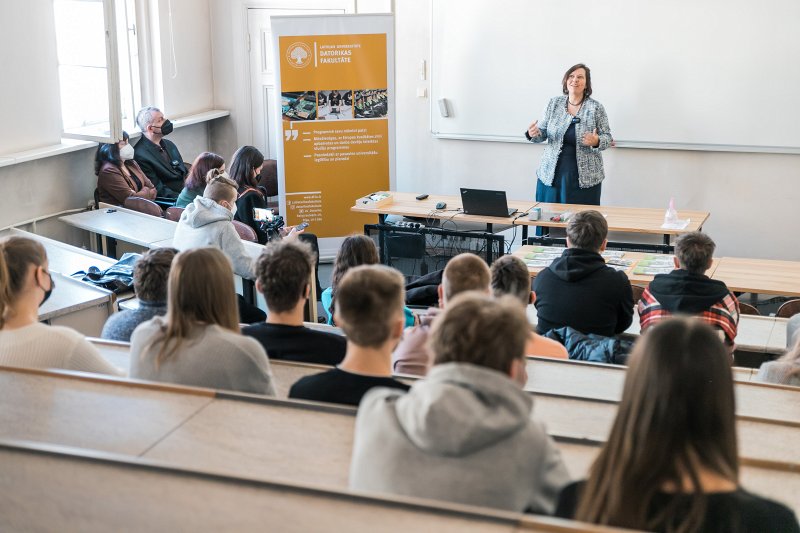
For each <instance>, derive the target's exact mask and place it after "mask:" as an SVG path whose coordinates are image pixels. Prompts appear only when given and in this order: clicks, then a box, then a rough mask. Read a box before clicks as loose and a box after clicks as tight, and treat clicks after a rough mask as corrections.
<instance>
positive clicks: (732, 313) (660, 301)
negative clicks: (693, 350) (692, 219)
mask: <svg viewBox="0 0 800 533" xmlns="http://www.w3.org/2000/svg"><path fill="white" fill-rule="evenodd" d="M715 248H716V245H715V244H714V241H712V240H711V237H709V236H708V235H706V234H705V233H700V232H699V231H695V232H692V233H684V234H683V235H681V236H680V237H678V238H677V239H676V240H675V258H674V262H675V268H676V270H673V271H672V272H670V273H669V274H658V275H656V276H655V277H654V278H653V281H651V282H650V285H649V286H648V287H647V289H645V291H644V293H643V294H642V298H641V300H639V323H640V324H641V327H642V332H644V331H645V330H647V328H649V327H650V326H652V325H654V324H657V323H658V322H660V321H662V320H664V319H665V318H668V317H670V316H671V315H673V314H686V315H697V316H698V317H699V318H700V319H701V320H703V321H704V322H707V323H708V324H709V325H710V326H712V327H714V328H716V329H719V330H721V331H722V332H723V333H724V335H725V344H726V345H727V346H728V349H729V350H731V351H733V348H734V345H735V342H734V341H735V339H736V330H737V327H738V324H739V301H738V300H737V299H736V296H734V295H733V294H731V292H730V291H729V290H728V287H727V286H726V285H725V282H723V281H718V280H715V279H711V278H709V277H708V276H706V275H705V272H706V270H708V269H709V267H711V264H712V261H713V257H714V249H715Z"/></svg>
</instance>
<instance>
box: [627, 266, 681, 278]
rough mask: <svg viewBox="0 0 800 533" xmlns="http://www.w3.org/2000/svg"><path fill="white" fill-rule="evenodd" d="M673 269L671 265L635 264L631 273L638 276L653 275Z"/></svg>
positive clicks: (666, 272)
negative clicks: (650, 265)
mask: <svg viewBox="0 0 800 533" xmlns="http://www.w3.org/2000/svg"><path fill="white" fill-rule="evenodd" d="M672 271H673V268H672V267H669V268H666V267H648V266H637V267H636V268H634V269H633V273H634V274H637V275H639V276H655V275H656V274H669V273H670V272H672Z"/></svg>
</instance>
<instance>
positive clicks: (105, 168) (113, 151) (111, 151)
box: [94, 131, 156, 205]
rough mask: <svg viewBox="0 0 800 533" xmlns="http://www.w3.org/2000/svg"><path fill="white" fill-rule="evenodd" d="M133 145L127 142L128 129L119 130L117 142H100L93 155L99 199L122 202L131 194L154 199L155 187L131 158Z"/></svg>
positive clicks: (109, 202)
mask: <svg viewBox="0 0 800 533" xmlns="http://www.w3.org/2000/svg"><path fill="white" fill-rule="evenodd" d="M133 155H134V152H133V146H131V145H130V144H129V143H128V134H127V132H124V131H123V132H122V140H121V141H119V142H118V143H110V144H101V145H100V146H98V147H97V153H96V154H95V156H94V173H95V174H96V175H97V192H98V193H99V199H100V201H101V202H105V203H107V204H114V205H122V204H123V203H125V199H126V198H128V197H130V196H138V197H140V198H147V199H148V200H153V199H154V198H155V197H156V188H155V187H154V186H153V183H152V182H151V181H150V180H149V179H148V178H147V176H145V174H144V172H143V171H142V168H141V167H140V166H139V164H138V163H137V162H136V161H134V160H133Z"/></svg>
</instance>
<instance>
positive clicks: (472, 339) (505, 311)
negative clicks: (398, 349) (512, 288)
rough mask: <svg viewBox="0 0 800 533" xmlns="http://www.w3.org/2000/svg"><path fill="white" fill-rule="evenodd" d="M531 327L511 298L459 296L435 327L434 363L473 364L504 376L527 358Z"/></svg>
mask: <svg viewBox="0 0 800 533" xmlns="http://www.w3.org/2000/svg"><path fill="white" fill-rule="evenodd" d="M529 335H530V325H529V324H528V319H527V317H526V316H525V311H524V310H523V309H522V307H520V305H519V302H518V301H517V300H515V299H514V298H512V297H511V296H503V297H501V298H492V297H491V296H489V295H487V294H481V293H479V292H477V291H469V292H465V293H462V294H458V295H456V296H455V297H454V298H453V301H452V302H448V303H447V307H446V308H445V310H444V312H443V313H442V315H441V316H439V317H438V318H437V319H436V320H435V321H434V322H433V326H432V328H431V334H430V340H429V346H430V349H431V352H432V353H433V354H434V364H436V365H440V364H443V363H470V364H473V365H478V366H482V367H485V368H491V369H492V370H497V371H498V372H502V373H504V374H508V373H509V372H510V370H511V364H512V363H513V362H514V360H515V359H522V358H524V357H525V343H526V342H527V340H528V336H529Z"/></svg>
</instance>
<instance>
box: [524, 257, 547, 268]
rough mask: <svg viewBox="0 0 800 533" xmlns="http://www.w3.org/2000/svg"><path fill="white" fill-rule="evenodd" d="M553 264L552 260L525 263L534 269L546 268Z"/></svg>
mask: <svg viewBox="0 0 800 533" xmlns="http://www.w3.org/2000/svg"><path fill="white" fill-rule="evenodd" d="M552 263H553V260H552V259H533V260H528V261H525V264H526V265H528V266H529V267H533V268H546V267H549V266H550V265H551V264H552Z"/></svg>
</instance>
